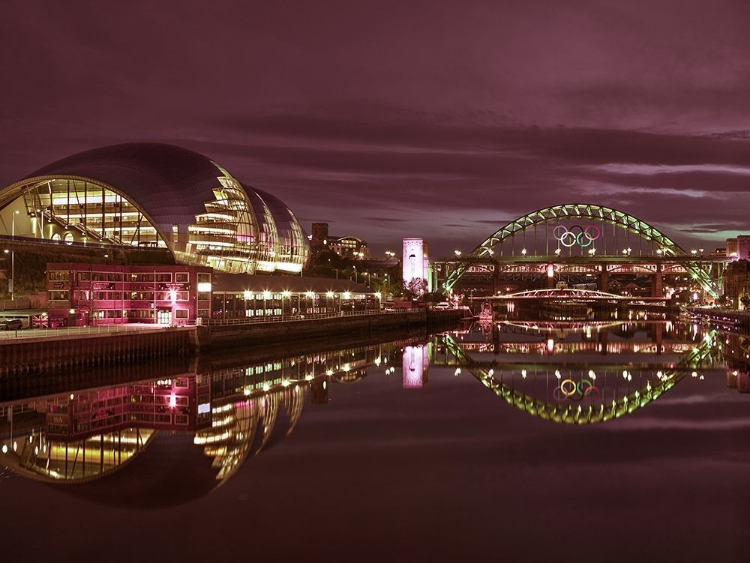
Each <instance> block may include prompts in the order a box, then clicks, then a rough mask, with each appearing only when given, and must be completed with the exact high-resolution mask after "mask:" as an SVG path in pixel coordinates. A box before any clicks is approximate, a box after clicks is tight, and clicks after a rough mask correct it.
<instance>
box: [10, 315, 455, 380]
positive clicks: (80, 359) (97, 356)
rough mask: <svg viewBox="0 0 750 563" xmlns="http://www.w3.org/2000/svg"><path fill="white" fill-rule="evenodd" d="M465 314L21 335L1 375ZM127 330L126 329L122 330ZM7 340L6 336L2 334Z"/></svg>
mask: <svg viewBox="0 0 750 563" xmlns="http://www.w3.org/2000/svg"><path fill="white" fill-rule="evenodd" d="M462 314H463V311H461V310H446V311H427V310H417V311H407V312H388V313H373V314H367V315H343V316H333V317H326V318H312V319H310V318H306V319H303V318H301V317H297V318H294V319H289V320H284V319H282V320H277V321H275V322H244V323H243V322H233V323H228V322H221V323H210V324H208V325H206V326H189V327H166V328H156V327H153V326H150V325H143V326H141V327H137V328H133V327H127V330H122V329H120V330H116V329H114V328H112V332H108V331H107V332H105V331H103V330H102V329H99V330H101V331H100V332H92V331H91V330H89V331H86V329H80V330H72V331H59V332H58V331H54V330H48V331H19V333H18V334H19V335H20V336H21V337H18V338H3V339H0V377H1V376H7V375H16V374H33V373H51V372H56V371H64V370H66V369H74V368H79V367H92V366H118V365H128V364H135V363H138V362H141V361H144V360H148V359H156V358H166V357H175V356H196V355H200V354H204V353H208V352H211V351H219V352H220V351H227V350H234V351H236V350H238V349H242V348H245V349H248V350H251V349H252V348H253V347H257V346H279V345H284V344H285V343H287V344H289V343H293V342H299V341H305V340H310V339H322V338H329V337H341V336H350V337H351V336H353V337H358V338H372V337H374V336H376V335H382V334H391V335H393V336H394V338H399V337H401V336H402V335H407V334H411V333H413V331H414V330H417V329H419V330H424V331H425V332H429V331H437V330H441V329H448V328H451V327H453V326H455V325H456V324H457V323H458V322H460V319H461V316H462ZM122 328H125V327H122ZM4 336H5V335H4Z"/></svg>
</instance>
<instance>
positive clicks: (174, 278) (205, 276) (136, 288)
mask: <svg viewBox="0 0 750 563" xmlns="http://www.w3.org/2000/svg"><path fill="white" fill-rule="evenodd" d="M211 280H212V270H211V268H207V267H201V266H181V265H158V266H126V265H117V264H72V263H58V264H54V263H53V264H47V282H46V284H47V298H48V301H47V303H48V308H49V312H48V317H49V323H50V325H51V326H86V325H105V324H124V323H148V324H157V323H158V324H163V325H167V326H169V325H182V324H194V323H195V322H196V320H197V319H208V318H210V317H211Z"/></svg>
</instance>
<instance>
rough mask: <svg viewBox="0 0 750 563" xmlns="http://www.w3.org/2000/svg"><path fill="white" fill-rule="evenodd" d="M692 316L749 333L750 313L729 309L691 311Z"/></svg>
mask: <svg viewBox="0 0 750 563" xmlns="http://www.w3.org/2000/svg"><path fill="white" fill-rule="evenodd" d="M691 312H692V313H693V314H695V315H698V316H700V317H703V318H704V319H708V320H709V321H712V322H715V323H719V324H732V325H733V326H735V327H737V328H741V329H743V330H744V331H745V332H748V331H750V312H748V311H733V310H730V309H693V310H692V311H691Z"/></svg>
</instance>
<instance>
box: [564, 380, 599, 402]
mask: <svg viewBox="0 0 750 563" xmlns="http://www.w3.org/2000/svg"><path fill="white" fill-rule="evenodd" d="M584 386H585V388H584ZM594 394H596V399H597V400H598V399H601V396H602V394H601V392H600V391H599V388H598V387H596V386H595V385H594V384H593V383H592V382H591V381H589V380H588V379H582V380H581V381H580V382H578V383H576V382H575V381H573V380H572V379H563V380H562V381H561V382H560V385H558V386H557V387H555V388H554V389H553V390H552V397H554V399H555V401H557V402H558V403H562V402H565V401H567V400H568V399H570V400H571V401H575V402H579V401H582V400H583V399H584V398H587V397H588V398H592V397H591V396H592V395H594Z"/></svg>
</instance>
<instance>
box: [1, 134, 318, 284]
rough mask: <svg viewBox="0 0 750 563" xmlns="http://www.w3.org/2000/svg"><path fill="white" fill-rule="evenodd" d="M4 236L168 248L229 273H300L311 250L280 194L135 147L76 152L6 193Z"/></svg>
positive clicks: (202, 159) (192, 158)
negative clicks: (267, 191)
mask: <svg viewBox="0 0 750 563" xmlns="http://www.w3.org/2000/svg"><path fill="white" fill-rule="evenodd" d="M0 233H2V234H4V235H5V236H6V237H7V236H12V237H14V238H15V239H17V240H19V241H23V240H27V241H30V242H33V241H37V242H42V241H48V242H50V243H57V244H60V245H65V244H67V245H69V246H79V245H90V246H93V245H94V244H96V245H105V246H107V245H111V246H113V247H118V248H120V249H162V250H168V251H169V252H170V253H171V254H172V256H173V257H174V261H175V262H176V263H178V264H184V265H189V266H209V267H212V268H214V269H215V270H218V271H222V272H228V273H249V274H254V273H256V272H266V273H273V272H277V273H282V272H287V273H299V272H300V271H301V270H302V267H303V266H304V264H305V262H306V260H307V258H308V255H309V246H308V241H307V237H306V235H305V233H304V231H303V230H302V227H301V226H300V224H299V222H298V221H297V218H296V217H295V216H294V213H292V211H291V210H290V209H289V208H288V207H287V206H286V205H285V204H284V203H283V202H281V201H280V200H279V199H278V198H276V197H274V196H272V195H271V194H268V193H266V192H263V191H260V190H258V189H255V188H252V187H250V186H248V185H247V184H244V183H242V182H240V181H239V180H237V179H236V178H234V176H232V174H230V173H229V171H227V170H226V169H225V168H223V167H222V166H221V165H220V164H218V163H216V162H214V161H213V160H211V159H210V158H208V157H206V156H203V155H201V154H198V153H196V152H193V151H190V150H187V149H184V148H180V147H176V146H172V145H165V144H157V143H129V144H122V145H114V146H108V147H102V148H98V149H93V150H89V151H86V152H82V153H78V154H75V155H72V156H69V157H67V158H63V159H62V160H58V161H57V162H54V163H52V164H49V165H48V166H45V167H43V168H41V169H39V170H37V171H36V172H34V173H33V174H30V175H28V176H27V177H25V178H23V179H22V180H20V181H18V182H16V183H14V184H12V185H11V186H8V187H6V188H4V189H2V190H0Z"/></svg>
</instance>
